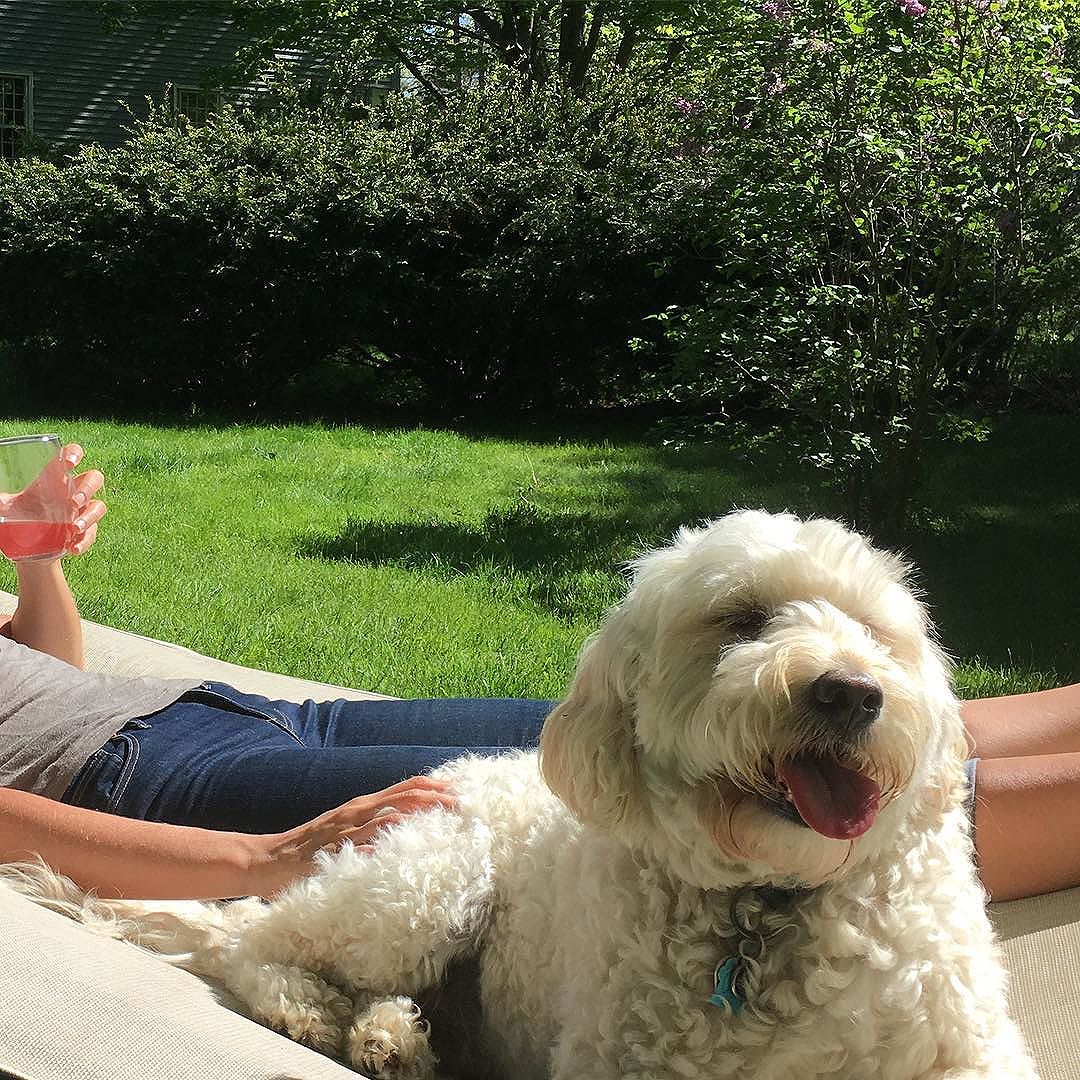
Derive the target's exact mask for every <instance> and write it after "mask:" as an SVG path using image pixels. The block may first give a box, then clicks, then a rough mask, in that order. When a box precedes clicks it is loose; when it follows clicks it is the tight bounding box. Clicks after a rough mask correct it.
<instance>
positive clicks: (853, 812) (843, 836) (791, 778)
mask: <svg viewBox="0 0 1080 1080" xmlns="http://www.w3.org/2000/svg"><path fill="white" fill-rule="evenodd" d="M778 772H779V775H780V778H781V779H782V780H783V781H784V783H785V784H787V786H788V791H790V792H791V798H792V801H793V802H794V803H795V809H796V810H798V811H799V816H800V817H801V818H802V819H803V821H805V822H806V824H807V825H809V826H810V828H811V829H813V830H814V831H815V832H819V833H821V835H822V836H829V837H832V839H834V840H854V839H855V837H856V836H862V834H863V833H864V832H866V830H867V829H869V828H870V826H871V825H873V824H874V818H875V817H877V812H878V800H879V799H880V798H881V788H880V787H878V785H877V784H876V783H874V781H873V780H871V779H870V778H869V777H868V776H863V774H862V773H860V772H856V771H855V770H854V769H848V768H846V767H845V766H843V765H841V764H840V762H839V761H837V760H836V759H835V758H830V757H825V756H823V755H818V754H800V755H799V757H797V758H795V759H794V760H792V761H788V762H785V763H784V764H783V765H782V766H781V767H780V769H779V770H778Z"/></svg>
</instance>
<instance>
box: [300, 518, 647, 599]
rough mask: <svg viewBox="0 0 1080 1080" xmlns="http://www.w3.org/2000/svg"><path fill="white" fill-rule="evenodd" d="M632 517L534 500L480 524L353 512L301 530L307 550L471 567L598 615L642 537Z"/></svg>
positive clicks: (413, 564)
mask: <svg viewBox="0 0 1080 1080" xmlns="http://www.w3.org/2000/svg"><path fill="white" fill-rule="evenodd" d="M630 531H631V530H630V529H629V527H628V523H627V522H626V521H622V522H618V521H614V520H610V519H604V518H602V517H597V516H593V515H590V514H545V513H543V512H541V511H538V510H537V509H536V508H534V507H532V506H529V505H522V506H520V507H515V508H511V509H509V510H494V511H491V512H489V513H488V514H487V516H486V517H485V518H484V520H483V521H482V522H480V523H479V524H470V523H467V522H445V521H362V520H358V519H356V518H350V519H348V520H347V521H346V522H345V524H344V525H343V526H342V528H341V529H340V530H339V531H338V532H337V533H335V534H333V535H330V536H315V537H311V536H308V537H303V538H301V539H300V540H299V541H298V544H297V549H296V550H297V554H299V555H301V556H305V557H308V558H317V559H331V560H334V561H342V562H357V563H364V564H365V565H368V566H396V567H400V568H402V569H405V570H423V571H427V572H432V573H437V574H445V575H450V576H452V575H468V576H470V577H474V578H477V579H480V580H486V581H489V582H492V583H493V584H495V585H496V586H497V587H499V588H500V589H501V590H502V591H504V592H507V591H508V592H509V593H510V594H511V595H510V596H509V597H508V598H513V596H514V595H515V594H516V596H517V597H518V598H520V599H522V600H526V601H528V602H530V603H533V604H536V605H537V606H539V607H541V608H543V609H544V610H546V611H548V612H550V613H551V614H553V615H556V616H558V617H559V618H564V619H574V618H578V617H589V618H598V617H599V616H600V615H601V614H602V613H603V611H604V609H605V608H607V607H608V606H609V605H610V604H611V603H613V602H614V601H615V600H616V599H617V598H618V596H619V595H620V594H621V592H622V588H623V586H622V583H621V581H620V579H619V577H618V575H617V574H616V573H615V571H616V568H617V567H618V565H619V564H620V563H623V562H625V560H626V559H628V558H630V557H631V556H632V555H634V554H636V552H637V551H638V550H640V547H641V545H640V544H638V543H636V542H635V541H634V540H633V539H632V538H631V537H630V535H629V534H630Z"/></svg>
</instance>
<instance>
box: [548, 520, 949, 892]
mask: <svg viewBox="0 0 1080 1080" xmlns="http://www.w3.org/2000/svg"><path fill="white" fill-rule="evenodd" d="M905 576H906V568H905V566H904V564H903V563H902V562H901V561H900V560H899V559H898V558H897V557H895V556H893V555H890V554H888V553H886V552H882V551H879V550H877V549H875V548H874V547H872V546H871V545H870V544H869V543H867V541H866V540H864V539H863V538H862V537H861V536H858V535H857V534H855V533H853V532H851V531H849V530H848V529H846V528H844V527H843V526H842V525H840V524H838V523H836V522H833V521H806V522H803V521H800V520H798V519H797V518H795V517H792V516H790V515H773V514H766V513H762V512H758V511H742V512H739V513H734V514H730V515H728V516H727V517H724V518H721V519H720V520H718V521H715V522H712V523H711V524H709V525H707V526H705V527H703V528H697V529H682V530H681V531H680V532H679V534H678V535H677V536H676V538H675V541H674V543H673V544H672V545H671V546H670V547H667V548H663V549H660V550H658V551H654V552H651V553H650V554H648V555H646V556H644V557H643V558H641V559H639V560H638V561H637V563H636V564H635V573H634V578H633V582H632V585H631V589H630V591H629V594H628V595H627V597H626V598H625V599H624V600H623V601H622V602H621V603H620V604H619V605H618V606H617V607H616V608H615V609H614V610H613V611H612V612H611V614H610V615H609V617H608V619H607V620H606V622H605V624H604V625H603V627H602V628H601V629H600V630H599V632H598V633H597V634H595V635H594V636H593V637H592V638H591V639H590V640H589V641H588V642H587V643H586V645H585V648H584V649H583V650H582V654H581V657H580V660H579V663H578V669H577V672H576V674H575V676H574V680H573V683H572V685H571V687H570V692H569V694H568V696H567V697H566V699H565V700H564V701H562V702H561V703H560V704H559V705H558V706H557V707H556V708H555V709H554V710H553V711H552V713H551V715H550V716H549V717H548V720H547V722H546V724H545V726H544V732H543V736H542V739H541V746H540V753H541V767H542V769H543V773H544V777H545V779H546V780H547V782H548V784H549V786H550V787H551V788H552V790H553V791H555V793H556V794H557V795H559V796H560V798H562V799H563V801H564V802H565V803H566V804H567V805H568V806H569V807H570V809H571V810H572V811H573V812H574V813H575V814H576V815H577V816H578V817H579V818H580V819H581V820H582V821H583V822H585V823H587V824H591V825H594V826H597V827H601V828H607V829H611V830H613V831H615V832H616V833H617V834H618V835H619V836H620V837H621V838H622V839H623V840H625V841H626V842H627V843H628V844H630V845H631V846H632V847H634V848H635V849H639V850H642V851H645V852H646V853H648V854H650V855H652V856H655V857H657V858H660V859H662V860H664V861H665V862H666V863H668V864H669V865H670V866H671V868H672V869H673V870H674V871H675V872H676V873H677V874H678V875H679V876H680V877H682V878H684V879H685V880H688V881H690V882H692V883H693V884H696V885H700V886H702V887H706V888H716V887H722V886H726V885H732V884H739V883H744V882H762V881H771V882H774V883H777V884H784V885H792V884H817V883H820V882H823V881H826V880H829V879H830V878H833V877H835V876H837V875H838V874H840V873H842V872H843V871H844V869H845V868H846V867H851V866H853V865H855V864H857V863H860V862H862V861H863V860H864V859H865V858H867V857H869V856H871V855H873V854H874V853H875V852H880V851H883V850H885V848H886V846H887V845H888V844H890V842H891V841H892V840H893V839H895V837H896V833H897V830H898V829H901V828H903V827H904V826H905V823H909V822H916V821H918V822H921V827H926V826H927V825H928V824H930V823H931V822H932V821H933V815H934V814H940V813H941V812H942V811H943V810H944V809H946V808H947V807H948V806H950V805H952V804H953V802H954V801H955V797H956V792H957V777H958V770H959V765H960V762H961V760H962V757H963V750H964V738H963V729H962V725H961V722H960V717H959V713H958V710H957V706H956V702H955V699H954V698H953V695H952V692H951V690H950V687H949V679H948V671H947V667H946V664H945V662H944V659H943V657H942V654H941V652H940V651H939V650H938V648H937V647H936V645H935V644H934V642H933V641H932V639H931V637H930V634H929V626H928V620H927V616H926V613H925V612H924V610H923V608H922V606H921V604H920V603H919V602H918V601H917V600H916V599H915V597H914V596H913V595H912V593H911V591H910V590H909V589H908V587H907V586H906V584H905ZM916 827H920V826H919V825H916Z"/></svg>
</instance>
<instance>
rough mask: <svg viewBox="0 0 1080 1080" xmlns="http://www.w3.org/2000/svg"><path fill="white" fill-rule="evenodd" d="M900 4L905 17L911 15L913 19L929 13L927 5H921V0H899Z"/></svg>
mask: <svg viewBox="0 0 1080 1080" xmlns="http://www.w3.org/2000/svg"><path fill="white" fill-rule="evenodd" d="M899 4H900V11H901V12H902V13H903V14H904V15H910V16H911V17H912V18H913V19H917V18H919V16H921V15H925V14H926V11H927V8H926V5H925V4H922V3H920V2H919V0H899Z"/></svg>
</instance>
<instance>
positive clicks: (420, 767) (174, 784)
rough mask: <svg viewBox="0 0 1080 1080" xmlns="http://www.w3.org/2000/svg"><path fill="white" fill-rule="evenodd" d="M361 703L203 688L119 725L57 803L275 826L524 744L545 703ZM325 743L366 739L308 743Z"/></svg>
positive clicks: (243, 828) (531, 739)
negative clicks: (470, 756)
mask: <svg viewBox="0 0 1080 1080" xmlns="http://www.w3.org/2000/svg"><path fill="white" fill-rule="evenodd" d="M367 704H369V703H368V702H344V703H341V702H331V703H327V704H326V705H325V706H317V705H315V704H314V703H304V704H303V705H296V704H293V703H290V702H273V701H270V700H268V699H266V698H264V697H261V696H259V695H252V694H242V693H239V692H237V691H235V690H233V689H232V688H231V687H227V686H223V685H220V684H210V683H207V684H203V687H201V688H200V689H199V690H197V691H194V692H192V693H190V694H187V695H185V697H184V698H183V699H181V700H180V701H179V702H177V703H175V704H174V705H171V706H169V707H168V708H167V709H164V710H162V711H161V712H160V713H156V714H154V715H153V716H150V717H146V718H145V719H141V720H136V721H132V722H131V723H130V724H128V725H126V726H125V728H124V729H123V731H121V733H120V734H119V735H118V736H116V737H115V738H114V739H112V740H110V741H109V743H108V744H107V745H106V747H105V748H103V750H102V751H99V752H98V754H96V755H94V757H93V758H91V760H90V762H88V764H87V766H86V768H84V770H83V772H82V773H81V774H80V776H79V777H77V778H76V780H75V782H74V783H73V784H72V787H71V789H70V790H69V792H68V794H67V795H66V796H65V800H66V801H68V802H72V803H74V804H76V805H79V806H86V807H88V808H90V809H95V810H104V811H107V812H111V813H117V814H122V815H124V816H126V817H135V818H142V819H144V820H148V821H167V822H172V823H174V824H180V825H194V826H199V827H202V828H210V829H229V830H234V831H238V832H278V831H281V830H283V829H286V828H290V827H292V826H293V825H297V824H300V823H301V822H304V821H308V820H310V819H311V818H313V817H315V816H317V815H318V814H320V813H322V812H323V811H324V810H328V809H330V808H331V807H334V806H338V805H340V804H341V803H343V802H346V801H348V800H349V799H351V798H353V797H355V796H357V795H366V794H370V793H371V792H373V791H379V790H382V789H383V788H386V787H390V786H391V785H393V784H396V783H398V782H399V781H401V780H404V779H406V778H408V777H410V776H416V775H419V774H420V773H423V772H427V771H429V770H430V769H432V768H435V767H437V766H438V765H441V764H443V763H444V762H445V761H449V760H452V759H453V758H456V757H459V756H461V755H462V754H465V753H470V752H471V753H479V754H497V753H500V752H502V751H505V750H507V749H517V748H521V749H528V748H531V747H534V746H535V745H536V743H537V741H538V739H539V733H540V727H541V725H542V723H543V717H544V716H545V715H546V713H547V710H548V707H549V705H548V703H547V702H531V701H525V700H521V701H518V700H517V699H513V700H511V701H510V702H502V703H500V702H497V701H491V702H489V701H487V700H480V701H476V702H467V701H458V700H455V699H446V700H444V701H440V700H436V701H430V702H423V701H421V702H407V701H387V702H383V701H378V702H373V703H371V704H375V705H378V706H384V707H383V708H379V709H375V710H367V709H353V708H351V707H350V706H353V705H367ZM339 706H344V707H339ZM385 706H390V707H389V708H386V707H385ZM305 711H307V713H308V716H307V717H306V721H307V722H306V723H305V722H304V721H305V718H304V717H303V716H302V715H301V714H302V713H303V712H305ZM302 730H303V731H304V732H305V734H306V735H307V739H305V738H303V737H302V736H301V731H302ZM425 735H430V736H431V738H430V741H425V739H424V737H425ZM489 736H490V737H492V741H490V742H489V741H485V740H486V738H487V737H489ZM335 738H336V739H346V738H353V739H361V738H363V739H366V740H367V743H366V744H364V745H358V746H349V745H340V746H339V745H333V744H332V743H331V744H330V745H325V744H321V743H319V742H317V741H316V740H324V739H325V740H327V741H329V740H331V739H335ZM395 739H399V740H400V741H393V740H395ZM455 740H459V741H455Z"/></svg>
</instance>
